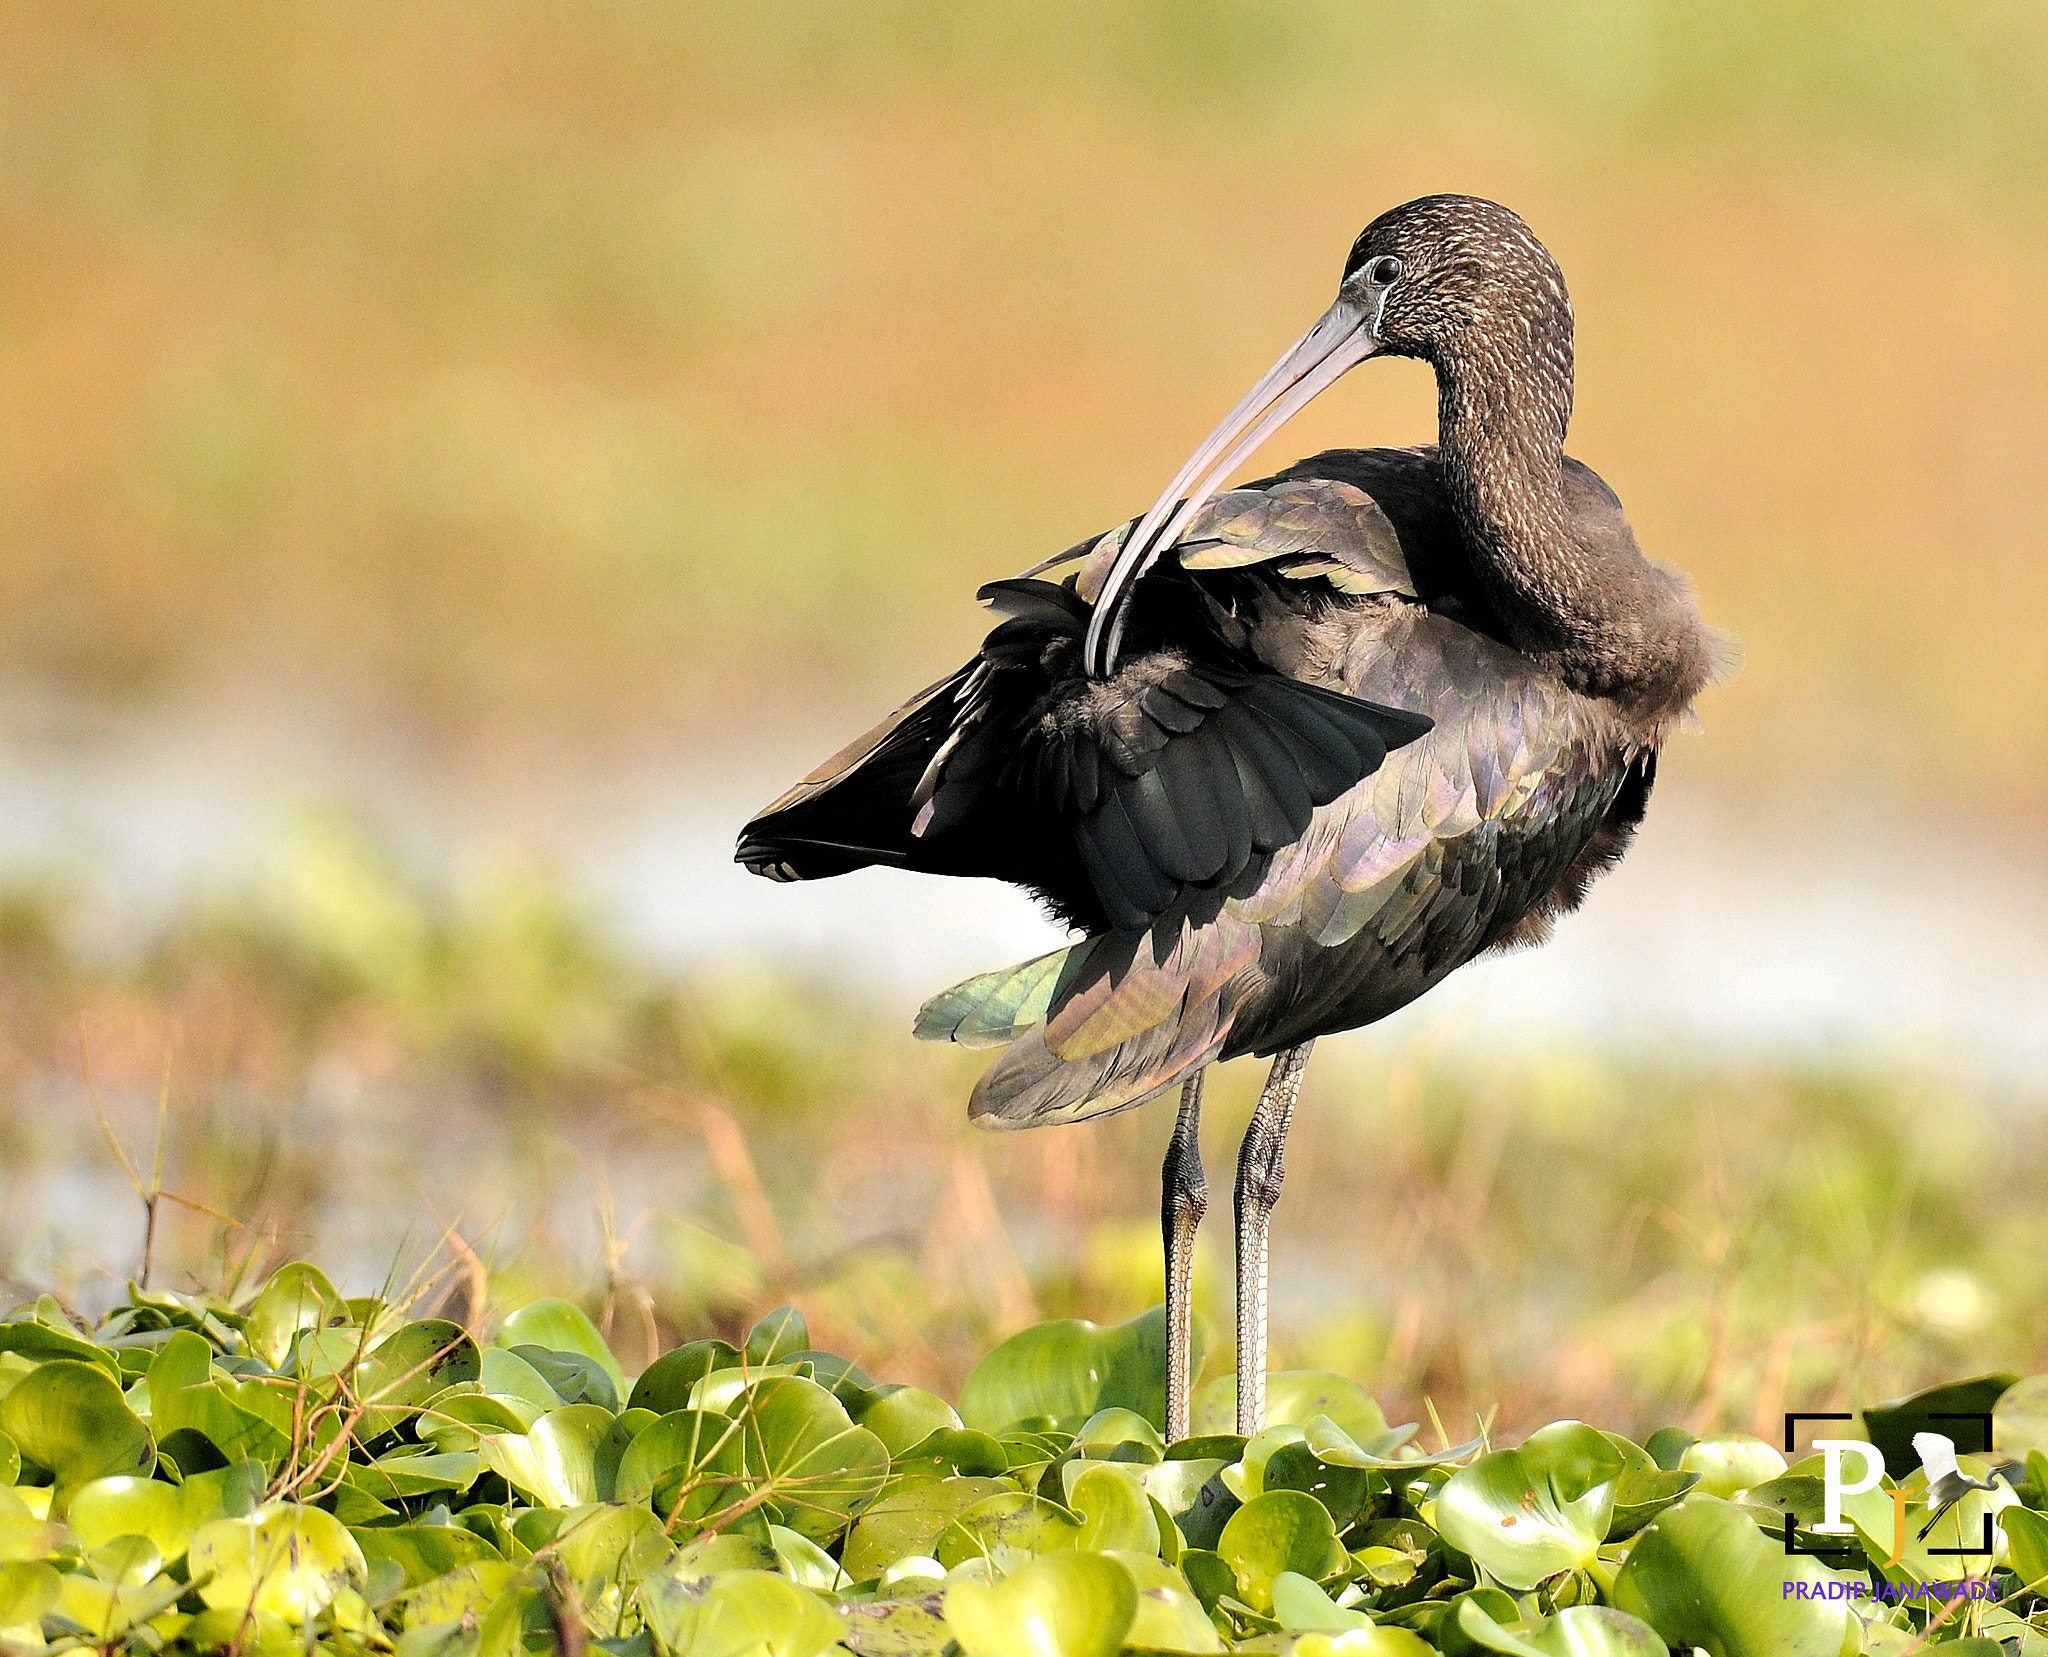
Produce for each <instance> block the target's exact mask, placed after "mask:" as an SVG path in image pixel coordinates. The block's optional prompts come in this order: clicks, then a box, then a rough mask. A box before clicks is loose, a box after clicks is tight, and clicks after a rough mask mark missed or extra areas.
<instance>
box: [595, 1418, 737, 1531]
mask: <svg viewBox="0 0 2048 1657" xmlns="http://www.w3.org/2000/svg"><path fill="white" fill-rule="evenodd" d="M745 1466H746V1463H745V1458H744V1456H743V1454H742V1451H741V1448H740V1428H739V1426H738V1425H737V1424H736V1423H735V1422H734V1421H732V1420H731V1418H729V1417H727V1416H723V1415H713V1414H710V1413H708V1412H706V1411H704V1410H672V1411H670V1412H669V1413H668V1414H667V1415H664V1416H659V1417H657V1418H656V1419H655V1420H654V1421H652V1422H651V1423H649V1424H648V1425H647V1426H646V1427H644V1428H642V1429H641V1430H640V1432H639V1433H638V1434H636V1435H635V1437H634V1439H633V1441H632V1443H630V1444H628V1445H627V1446H626V1450H625V1454H624V1455H622V1456H621V1457H620V1458H619V1465H618V1470H617V1472H616V1473H615V1474H614V1475H613V1480H612V1484H613V1488H612V1499H613V1500H614V1501H619V1502H647V1501H652V1502H653V1504H654V1508H655V1511H656V1512H658V1513H660V1514H661V1516H662V1517H663V1518H664V1519H667V1518H669V1517H671V1516H675V1517H679V1518H682V1519H699V1518H702V1517H703V1516H704V1515H705V1514H707V1513H709V1512H711V1511H713V1510H714V1509H715V1508H717V1507H720V1506H722V1505H723V1504H724V1503H726V1502H727V1501H729V1500H731V1499H733V1498H734V1497H736V1496H737V1495H738V1494H739V1491H738V1489H737V1481H738V1479H739V1476H740V1474H741V1473H742V1472H744V1471H745ZM678 1504H680V1505H678Z"/></svg>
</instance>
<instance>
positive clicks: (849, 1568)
mask: <svg viewBox="0 0 2048 1657" xmlns="http://www.w3.org/2000/svg"><path fill="white" fill-rule="evenodd" d="M1015 1494H1017V1493H1016V1492H1015V1491H1013V1490H1011V1489H1010V1487H1009V1486H1008V1485H1006V1484H1004V1483H1003V1481H1002V1480H1000V1479H991V1478H953V1479H938V1480H935V1481H933V1482H931V1483H928V1484H917V1485H912V1486H910V1487H909V1488H907V1489H902V1490H892V1491H890V1492H889V1493H888V1494H887V1495H885V1496H883V1497H882V1498H881V1499H880V1500H879V1501H877V1502H875V1503H874V1505H873V1506H871V1507H869V1508H867V1509H866V1510H865V1511H864V1512H863V1513H862V1514H861V1516H860V1518H859V1519H858V1520H856V1521H855V1523H854V1527H853V1529H852V1530H851V1531H850V1532H849V1533H848V1534H847V1538H846V1547H845V1549H844V1551H843V1553H842V1555H841V1559H842V1562H843V1563H844V1565H845V1567H846V1574H847V1575H848V1576H850V1577H851V1578H853V1580H854V1581H855V1582H872V1581H874V1580H875V1578H877V1577H879V1576H880V1575H881V1574H882V1573H883V1572H884V1571H885V1570H887V1569H888V1568H889V1567H890V1566H891V1565H893V1564H895V1563H896V1561H897V1560H899V1559H907V1558H909V1557H911V1556H912V1555H917V1554H929V1553H931V1552H932V1551H933V1550H934V1549H935V1548H936V1547H937V1546H938V1541H939V1537H940V1535H941V1534H942V1533H943V1532H944V1531H945V1529H946V1527H947V1526H948V1525H950V1524H951V1523H952V1522H953V1521H954V1520H955V1519H956V1518H958V1517H959V1516H960V1515H961V1514H963V1513H965V1512H966V1511H967V1510H968V1509H969V1508H971V1507H973V1506H974V1505H975V1504H976V1503H977V1502H982V1501H986V1500H987V1499H988V1498H989V1497H991V1496H1003V1495H1015Z"/></svg>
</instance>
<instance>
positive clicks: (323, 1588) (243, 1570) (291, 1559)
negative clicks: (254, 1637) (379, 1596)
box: [187, 1502, 369, 1622]
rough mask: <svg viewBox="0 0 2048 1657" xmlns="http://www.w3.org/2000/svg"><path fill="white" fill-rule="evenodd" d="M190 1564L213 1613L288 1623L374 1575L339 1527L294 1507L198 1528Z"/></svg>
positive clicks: (274, 1506) (312, 1510)
mask: <svg viewBox="0 0 2048 1657" xmlns="http://www.w3.org/2000/svg"><path fill="white" fill-rule="evenodd" d="M187 1559H188V1562H189V1564H190V1567H191V1572H192V1579H193V1581H195V1582H198V1583H200V1588H199V1596H200V1598H201V1599H203V1600H205V1601H206V1603H207V1604H208V1605H210V1606H214V1607H216V1608H219V1609H225V1608H228V1607H237V1608H239V1607H242V1606H247V1605H253V1606H255V1608H256V1609H257V1610H259V1611H268V1612H271V1613H272V1614H273V1615H275V1616H279V1617H283V1618H284V1619H285V1620H286V1621H288V1622H305V1621H306V1620H307V1619H309V1618H311V1617H313V1616H316V1615H317V1614H318V1613H320V1612H322V1611H324V1610H326V1609H327V1607H328V1606H329V1605H331V1604H332V1603H333V1602H334V1596H335V1595H336V1594H338V1593H340V1592H341V1591H342V1590H343V1589H344V1588H356V1589H360V1588H361V1587H362V1586H363V1584H364V1582H365V1581H366V1580H367V1579H368V1575H369V1567H368V1566H367V1564H366V1563H365V1562H364V1559H363V1552H362V1549H361V1548H359V1547H357V1546H356V1539H355V1538H354V1537H353V1536H351V1535H349V1533H348V1529H347V1527H346V1526H344V1525H343V1524H342V1522H341V1521H340V1520H339V1519H337V1518H335V1517H334V1515H333V1514H331V1513H322V1512H321V1511H320V1510H319V1509H318V1508H317V1507H301V1506H299V1505H298V1504H297V1503H293V1502H271V1503H268V1504H266V1505H265V1506H263V1507H260V1508H258V1509H257V1510H256V1511H255V1512H254V1513H252V1514H251V1515H249V1517H247V1518H246V1519H216V1520H214V1521H213V1522H212V1523H211V1524H208V1525H202V1526H200V1528H199V1530H198V1532H197V1533H196V1534H195V1535H194V1536H193V1538H192V1545H191V1547H190V1549H189V1550H188V1551H187ZM202 1579H203V1580H202Z"/></svg>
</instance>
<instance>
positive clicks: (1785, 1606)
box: [1611, 1492, 1853, 1657]
mask: <svg viewBox="0 0 2048 1657" xmlns="http://www.w3.org/2000/svg"><path fill="white" fill-rule="evenodd" d="M1831 1574H1832V1573H1830V1572H1829V1571H1827V1570H1826V1568H1825V1567H1823V1566H1822V1565H1820V1564H1819V1563H1818V1562H1817V1561H1815V1560H1813V1559H1810V1558H1804V1557H1788V1556H1787V1555H1786V1553H1785V1549H1784V1544H1783V1543H1782V1542H1781V1541H1777V1540H1774V1539H1773V1538H1771V1537H1767V1536H1766V1535H1764V1533H1763V1532H1762V1531H1761V1530H1759V1529H1758V1528H1757V1527H1756V1525H1755V1524H1754V1523H1753V1522H1752V1521H1751V1520H1750V1518H1749V1516H1748V1515H1747V1514H1746V1513H1744V1512H1743V1510H1742V1509H1741V1508H1740V1507H1738V1506H1736V1505H1735V1504H1734V1503H1733V1502H1727V1501H1723V1500H1721V1498H1719V1497H1718V1496H1707V1495H1701V1494H1699V1493H1697V1492H1695V1493H1694V1494H1692V1495H1689V1496H1687V1497H1686V1498H1685V1500H1684V1501H1682V1502H1680V1503H1679V1504H1678V1505H1677V1506H1676V1507H1673V1508H1670V1509H1668V1510H1667V1511H1665V1512H1663V1513H1660V1514H1659V1515H1658V1516H1657V1517H1656V1518H1655V1519H1653V1520H1651V1521H1650V1523H1649V1524H1648V1525H1646V1526H1644V1527H1643V1530H1642V1531H1641V1533H1640V1534H1639V1535H1638V1536H1637V1537H1636V1539H1635V1545H1634V1546H1633V1547H1632V1548H1631V1549H1630V1550H1629V1556H1628V1559H1627V1561H1626V1562H1625V1563H1624V1564H1623V1565H1622V1567H1621V1570H1620V1572H1619V1574H1618V1575H1617V1576H1616V1578H1615V1582H1614V1591H1613V1594H1612V1596H1611V1597H1612V1600H1613V1603H1614V1606H1615V1608H1616V1609H1617V1610H1621V1611H1626V1612H1628V1613H1629V1614H1630V1615H1631V1616H1635V1617H1640V1618H1641V1619H1642V1620H1643V1621H1644V1622H1646V1623H1648V1624H1649V1625H1650V1626H1651V1627H1652V1628H1653V1629H1655V1630H1656V1631H1657V1633H1658V1634H1660V1635H1661V1636H1663V1638H1664V1641H1665V1643H1666V1644H1668V1645H1671V1646H1674V1647H1676V1648H1678V1649H1680V1650H1690V1649H1691V1648H1692V1647H1694V1646H1699V1647H1702V1648H1704V1649H1705V1650H1707V1651H1708V1652H1711V1653H1713V1654H1714V1657H1837V1654H1838V1653H1840V1652H1842V1651H1843V1650H1844V1649H1845V1646H1844V1641H1845V1640H1846V1639H1848V1638H1849V1637H1851V1634H1852V1630H1851V1629H1850V1626H1849V1624H1850V1621H1851V1620H1852V1619H1853V1613H1852V1612H1851V1611H1850V1610H1849V1609H1848V1605H1849V1602H1848V1601H1847V1600H1846V1599H1833V1600H1829V1599H1816V1598H1804V1599H1802V1598H1800V1597H1799V1595H1798V1593H1797V1591H1796V1589H1797V1585H1799V1584H1802V1583H1804V1584H1808V1585H1811V1584H1815V1583H1821V1582H1826V1581H1828V1580H1829V1579H1830V1577H1831ZM1787 1584H1792V1585H1793V1589H1792V1590H1789V1591H1788V1589H1787V1586H1786V1585H1787ZM1807 1591H1808V1593H1809V1594H1810V1593H1811V1592H1812V1588H1811V1586H1809V1587H1808V1590H1807Z"/></svg>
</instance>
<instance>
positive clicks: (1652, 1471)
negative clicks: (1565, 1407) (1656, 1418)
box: [1601, 1433, 1700, 1542]
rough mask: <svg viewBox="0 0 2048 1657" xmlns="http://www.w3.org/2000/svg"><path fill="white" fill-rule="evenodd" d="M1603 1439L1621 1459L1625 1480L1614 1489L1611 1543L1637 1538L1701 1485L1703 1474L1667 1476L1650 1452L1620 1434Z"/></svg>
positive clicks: (1609, 1530)
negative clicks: (1651, 1523) (1657, 1518)
mask: <svg viewBox="0 0 2048 1657" xmlns="http://www.w3.org/2000/svg"><path fill="white" fill-rule="evenodd" d="M1601 1436H1602V1437H1604V1438H1605V1439H1606V1440H1607V1442H1608V1443H1609V1444H1611V1445H1613V1446H1614V1448H1615V1450H1616V1452H1617V1453H1618V1454H1619V1455H1620V1456H1621V1477H1620V1478H1619V1479H1618V1480H1616V1481H1615V1486H1614V1518H1613V1519H1612V1521H1610V1522H1609V1524H1608V1527H1607V1539H1608V1541H1610V1542H1618V1541H1620V1540H1622V1539H1623V1538H1625V1537H1629V1536H1633V1535H1635V1533H1636V1532H1637V1531H1639V1530H1641V1529H1642V1528H1643V1526H1645V1525H1647V1524H1648V1523H1649V1522H1650V1521H1651V1520H1652V1519H1654V1518H1656V1517H1657V1515H1658V1514H1660V1513H1662V1512H1663V1511H1664V1510H1665V1509H1666V1508H1667V1507H1669V1506H1671V1504H1672V1503H1673V1502H1675V1501H1677V1500H1678V1499H1679V1498H1680V1497H1681V1496H1683V1495H1684V1494H1685V1493H1686V1492H1687V1491H1688V1490H1690V1489H1692V1487H1693V1486H1694V1485H1696V1484H1698V1483H1699V1482H1700V1475H1699V1474H1697V1473H1694V1472H1689V1471H1686V1470H1684V1469H1677V1470H1673V1471H1671V1472H1666V1471H1665V1470H1664V1469H1663V1468H1661V1467H1659V1466H1658V1465H1657V1464H1656V1462H1655V1461H1653V1460H1652V1459H1651V1458H1650V1453H1649V1452H1648V1451H1647V1450H1644V1449H1641V1448H1639V1447H1638V1446H1637V1445H1635V1444H1634V1443H1632V1442H1631V1441H1629V1440H1628V1439H1625V1438H1623V1437H1622V1436H1621V1435H1620V1434H1619V1433H1604V1434H1602V1435H1601Z"/></svg>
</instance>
